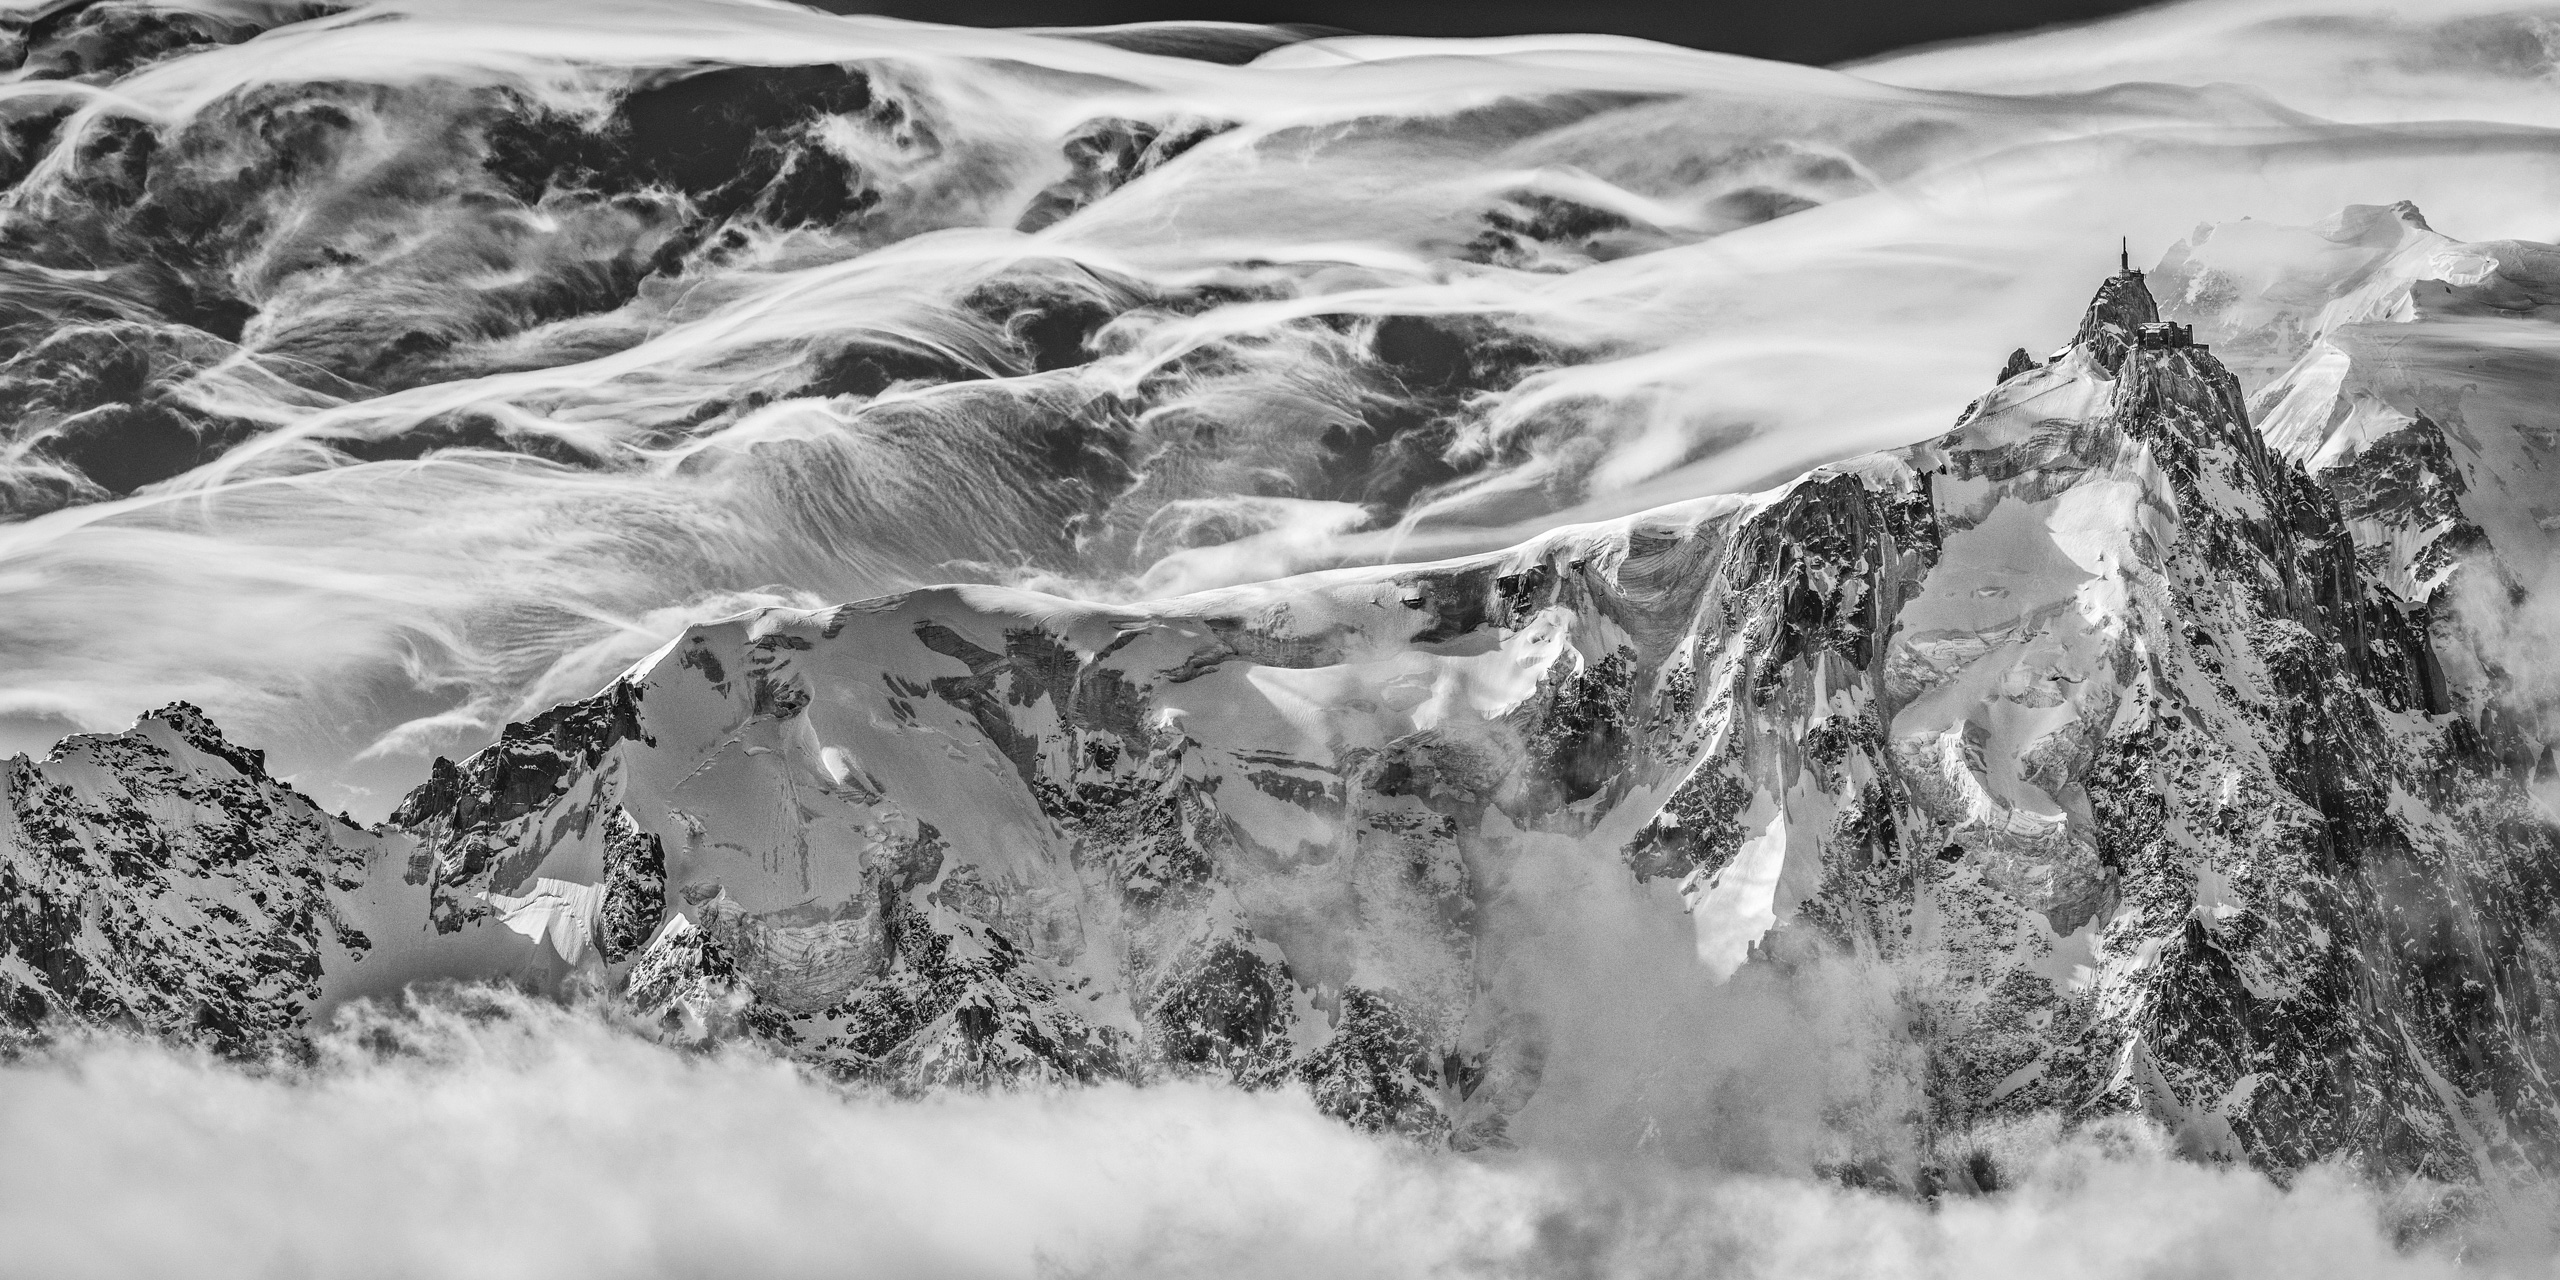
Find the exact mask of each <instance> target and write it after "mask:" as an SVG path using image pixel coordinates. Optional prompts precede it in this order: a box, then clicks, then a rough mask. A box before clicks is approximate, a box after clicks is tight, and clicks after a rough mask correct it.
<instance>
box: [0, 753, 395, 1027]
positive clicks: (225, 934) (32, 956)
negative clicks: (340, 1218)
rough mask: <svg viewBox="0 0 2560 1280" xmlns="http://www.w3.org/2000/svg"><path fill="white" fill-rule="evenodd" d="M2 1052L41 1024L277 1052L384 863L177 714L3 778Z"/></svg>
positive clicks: (318, 989)
mask: <svg viewBox="0 0 2560 1280" xmlns="http://www.w3.org/2000/svg"><path fill="white" fill-rule="evenodd" d="M0 824H5V825H0V1035H11V1034H15V1035H24V1034H26V1033H29V1032H33V1031H37V1030H39V1029H41V1028H43V1027H44V1026H45V1025H47V1024H48V1023H49V1022H50V1021H51V1020H52V1019H53V1018H54V1017H56V1016H59V1015H67V1016H69V1017H71V1018H74V1019H79V1020H85V1021H94V1022H104V1023H115V1024H124V1025H129V1026H134V1027H137V1028H140V1029H143V1030H147V1031H151V1032H155V1033H160V1034H165V1035H172V1036H177V1037H181V1038H187V1039H194V1040H199V1041H202V1042H203V1043H206V1044H208V1045H211V1046H213V1047H215V1048H217V1049H219V1050H222V1051H224V1052H230V1053H247V1054H255V1053H264V1052H269V1051H273V1050H275V1049H278V1048H280V1047H285V1046H289V1045H290V1044H292V1043H293V1042H294V1041H295V1040H296V1038H297V1037H298V1036H299V1034H300V1032H301V1030H302V1026H303V1022H304V1019H305V1016H306V1015H307V1014H308V1013H309V1012H310V1011H311V1009H312V1008H313V1007H314V1006H315V1005H316V1004H318V1003H319V1001H320V999H321V996H322V994H323V990H324V987H325V986H326V984H327V982H328V975H329V973H330V971H331V970H333V969H338V970H344V969H346V968H349V967H351V966H352V965H353V964H354V963H355V962H356V961H358V960H361V959H362V958H363V957H364V956H365V955H366V953H367V952H368V951H369V950H371V949H372V946H373V942H372V940H371V939H370V938H369V937H367V936H366V934H365V932H364V931H363V929H362V928H360V927H359V925H360V923H361V922H360V921H359V920H358V919H356V918H354V916H353V913H351V912H349V911H348V910H347V909H346V902H347V900H348V899H349V898H350V897H351V896H354V895H357V894H359V893H360V892H361V890H362V888H363V883H364V879H365V874H366V870H367V866H368V863H369V862H370V861H372V860H373V859H375V858H377V857H379V856H380V853H381V846H380V845H379V843H378V842H377V841H376V840H375V839H374V838H373V837H371V836H369V835H367V834H366V833H364V832H362V831H359V830H357V829H356V828H354V827H353V826H352V825H350V824H348V823H346V822H345V821H343V820H341V819H337V818H332V817H330V816H329V815H327V814H325V813H323V812H321V811H320V810H319V808H318V807H317V806H315V805H313V804H312V803H311V801H310V800H309V799H307V798H305V797H304V796H302V795H301V794H300V793H298V792H296V791H294V790H293V789H292V788H290V787H287V786H285V785H283V784H281V783H278V782H275V781H274V780H272V779H270V778H268V777H267V776H266V772H265V768H264V761H263V760H262V759H261V757H260V756H259V754H258V753H257V752H255V751H251V750H247V749H244V748H241V747H238V746H234V745H233V744H231V743H230V742H228V741H227V740H225V739H224V738H223V736H222V733H221V731H220V730H218V729H216V728H214V726H213V725H212V724H211V723H210V722H209V721H207V720H206V719H205V718H204V715H203V713H201V712H199V711H198V710H196V709H195V708H194V707H191V706H188V705H186V704H184V703H180V704H176V705H173V706H169V707H164V708H162V709H161V710H159V711H155V712H153V713H152V714H150V715H148V716H145V717H143V719H142V721H141V722H140V723H139V724H137V725H135V726H134V728H133V729H132V730H131V731H129V732H126V733H121V734H95V735H83V736H80V737H74V738H67V739H64V740H63V742H62V744H61V745H60V746H58V747H56V748H55V749H54V750H53V752H52V753H51V754H49V755H47V756H46V757H45V758H44V759H42V760H31V759H29V758H27V757H26V756H17V757H15V758H12V759H10V760H8V761H7V762H6V763H5V764H0Z"/></svg>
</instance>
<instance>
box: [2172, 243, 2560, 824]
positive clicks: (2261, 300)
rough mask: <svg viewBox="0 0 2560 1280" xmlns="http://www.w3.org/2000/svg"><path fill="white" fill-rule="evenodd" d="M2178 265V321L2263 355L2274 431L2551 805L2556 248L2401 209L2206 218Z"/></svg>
mask: <svg viewBox="0 0 2560 1280" xmlns="http://www.w3.org/2000/svg"><path fill="white" fill-rule="evenodd" d="M2164 273H2166V275H2167V277H2168V282H2169V284H2170V289H2171V302H2170V304H2169V306H2168V307H2167V310H2168V312H2169V313H2170V314H2173V315H2177V316H2180V317H2181V318H2191V319H2192V320H2193V322H2194V323H2195V324H2196V325H2197V326H2198V331H2199V332H2210V333H2214V334H2217V335H2229V336H2231V337H2233V338H2235V339H2237V340H2239V341H2240V342H2242V343H2243V344H2245V345H2246V346H2247V347H2248V348H2249V350H2251V351H2252V352H2253V358H2252V363H2253V365H2254V366H2255V369H2256V371H2257V373H2258V375H2259V377H2258V385H2255V386H2253V387H2252V393H2253V394H2252V396H2251V407H2252V411H2253V414H2254V416H2255V418H2256V420H2257V421H2258V423H2259V430H2260V432H2261V434H2262V435H2263V436H2264V437H2265V438H2266V440H2267V442H2268V444H2269V446H2270V447H2271V448H2273V449H2274V450H2276V451H2277V452H2278V453H2279V454H2281V455H2283V456H2285V457H2287V458H2289V459H2292V460H2294V461H2296V462H2299V463H2301V464H2302V465H2304V466H2305V467H2307V468H2309V469H2310V471H2311V472H2312V474H2313V475H2314V476H2315V477H2316V478H2317V479H2318V480H2319V482H2320V484H2321V485H2322V486H2323V487H2324V488H2326V489H2328V490H2329V491H2330V493H2331V494H2332V495H2333V496H2334V497H2336V499H2337V500H2338V503H2339V506H2340V508H2341V511H2342V513H2343V514H2344V516H2345V518H2346V522H2347V527H2348V530H2349V531H2350V533H2351V534H2352V536H2353V538H2354V541H2355V545H2356V554H2357V557H2358V561H2359V564H2360V566H2361V568H2362V569H2363V572H2364V575H2365V577H2366V579H2367V581H2368V582H2370V583H2372V584H2374V585H2375V586H2376V587H2377V588H2378V589H2380V590H2383V591H2386V592H2388V593H2390V594H2391V595H2393V596H2396V597H2397V598H2398V599H2399V600H2401V601H2403V602H2405V604H2406V606H2407V608H2408V610H2409V612H2410V614H2411V616H2413V617H2415V618H2418V619H2420V620H2421V621H2422V624H2423V625H2424V627H2425V628H2426V629H2427V631H2428V633H2429V636H2430V640H2431V643H2432V646H2433V648H2434V650H2435V652H2436V654H2437V657H2438V658H2439V660H2440V661H2441V663H2442V664H2443V666H2444V668H2445V678H2446V680H2447V681H2448V683H2449V684H2450V685H2451V687H2452V688H2453V690H2454V692H2455V694H2456V695H2457V696H2458V699H2459V700H2460V701H2461V702H2462V704H2463V706H2464V709H2465V714H2466V716H2467V717H2468V718H2469V719H2471V720H2472V722H2473V724H2474V726H2475V728H2476V729H2477V730H2478V732H2479V734H2480V736H2481V738H2482V740H2483V742H2484V744H2485V746H2486V749H2487V750H2488V751H2490V752H2491V753H2493V754H2495V755H2497V756H2499V757H2500V758H2502V759H2506V760H2508V761H2511V762H2513V763H2515V764H2516V765H2517V766H2518V767H2521V768H2524V769H2526V770H2529V771H2530V772H2531V773H2532V775H2533V776H2534V778H2535V780H2536V785H2537V786H2538V787H2540V788H2543V789H2544V791H2545V801H2546V803H2548V802H2549V801H2550V800H2551V799H2552V798H2553V794H2554V793H2552V792H2551V791H2550V790H2549V789H2550V788H2551V786H2552V785H2553V776H2554V775H2553V773H2552V769H2551V764H2550V756H2551V751H2552V747H2553V745H2554V743H2555V742H2560V695H2555V693H2554V692H2553V691H2552V690H2550V689H2548V688H2545V687H2542V684H2541V682H2537V681H2533V680H2530V679H2520V678H2518V677H2519V671H2518V668H2519V667H2529V666H2530V665H2532V663H2531V659H2532V658H2533V657H2534V656H2537V655H2538V654H2539V652H2540V650H2541V649H2542V648H2543V641H2542V640H2541V638H2540V633H2541V632H2542V631H2543V630H2545V629H2546V628H2547V625H2548V624H2547V622H2546V621H2542V620H2543V619H2547V618H2548V617H2549V616H2551V611H2552V610H2554V609H2555V608H2560V490H2555V489H2554V488H2553V486H2551V485H2550V484H2548V483H2547V482H2545V481H2544V480H2543V479H2542V477H2543V476H2544V475H2545V474H2547V472H2548V471H2549V470H2550V469H2551V468H2553V467H2555V466H2560V414H2556V413H2555V411H2554V409H2553V407H2552V405H2551V402H2550V395H2549V388H2550V387H2551V386H2552V385H2553V383H2554V381H2555V379H2560V364H2555V363H2554V360H2553V358H2552V355H2551V353H2552V351H2553V350H2554V349H2555V347H2554V344H2553V342H2552V334H2553V331H2552V328H2551V325H2552V319H2551V316H2550V313H2549V308H2550V307H2551V306H2552V304H2553V303H2555V302H2560V250H2555V249H2554V248H2553V247H2552V246H2550V245H2544V244H2535V243H2530V242H2525V241H2513V240H2500V241H2480V242H2469V243H2466V242H2463V241H2459V240H2456V239H2454V238H2452V237H2450V236H2447V235H2445V234H2443V233H2441V232H2439V231H2436V230H2435V229H2433V228H2431V227H2429V226H2428V225H2427V222H2426V219H2425V218H2424V217H2422V216H2420V214H2419V213H2418V211H2417V210H2416V208H2414V207H2412V206H2410V205H2408V204H2406V203H2402V204H2398V205H2392V206H2388V207H2382V206H2355V207H2351V208H2349V209H2347V210H2346V211H2345V212H2344V213H2342V214H2340V215H2339V216H2338V217H2337V218H2335V219H2332V220H2330V221H2329V222H2327V223H2324V224H2322V225H2320V226H2318V227H2312V228H2293V227H2271V226H2265V225H2260V224H2251V223H2240V224H2232V225H2226V226H2221V227H2204V228H2199V229H2198V230H2197V232H2196V233H2195V235H2194V236H2192V237H2191V238H2190V239H2189V241H2188V242H2187V243H2185V244H2182V245H2180V246H2177V247H2175V248H2173V249H2172V250H2171V251H2170V253H2169V255H2168V259H2167V261H2166V263H2165V264H2164Z"/></svg>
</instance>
